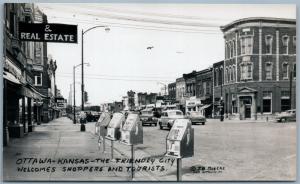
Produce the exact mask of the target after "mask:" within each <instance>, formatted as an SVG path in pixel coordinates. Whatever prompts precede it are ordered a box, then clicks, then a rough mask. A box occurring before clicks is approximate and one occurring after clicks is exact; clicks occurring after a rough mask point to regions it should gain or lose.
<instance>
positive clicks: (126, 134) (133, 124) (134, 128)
mask: <svg viewBox="0 0 300 184" xmlns="http://www.w3.org/2000/svg"><path fill="white" fill-rule="evenodd" d="M120 142H121V143H124V144H127V145H136V144H143V126H142V122H141V120H140V116H139V115H138V114H135V113H132V114H129V115H128V117H127V119H126V121H125V123H124V125H123V127H122V128H121V140H120Z"/></svg>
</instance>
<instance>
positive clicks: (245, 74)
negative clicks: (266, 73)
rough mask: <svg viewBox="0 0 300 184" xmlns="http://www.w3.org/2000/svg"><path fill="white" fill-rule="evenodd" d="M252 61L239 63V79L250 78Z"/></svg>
mask: <svg viewBox="0 0 300 184" xmlns="http://www.w3.org/2000/svg"><path fill="white" fill-rule="evenodd" d="M252 67H253V66H252V63H247V64H242V65H241V80H249V79H252V70H253V68H252Z"/></svg>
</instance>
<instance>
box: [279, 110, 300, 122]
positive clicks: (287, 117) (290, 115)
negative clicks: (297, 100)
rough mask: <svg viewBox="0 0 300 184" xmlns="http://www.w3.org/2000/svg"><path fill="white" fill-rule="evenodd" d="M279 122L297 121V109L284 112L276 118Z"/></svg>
mask: <svg viewBox="0 0 300 184" xmlns="http://www.w3.org/2000/svg"><path fill="white" fill-rule="evenodd" d="M275 119H276V121H277V122H287V121H296V109H292V110H287V111H284V112H282V113H280V114H278V115H277V116H276V118H275Z"/></svg>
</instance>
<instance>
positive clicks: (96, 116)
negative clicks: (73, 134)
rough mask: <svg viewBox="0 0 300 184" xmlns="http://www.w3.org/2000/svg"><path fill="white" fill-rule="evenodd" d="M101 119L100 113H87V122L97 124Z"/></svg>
mask: <svg viewBox="0 0 300 184" xmlns="http://www.w3.org/2000/svg"><path fill="white" fill-rule="evenodd" d="M99 117H100V113H99V112H96V111H87V112H86V120H87V122H96V121H98V119H99Z"/></svg>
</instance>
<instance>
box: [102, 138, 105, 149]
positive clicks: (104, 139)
mask: <svg viewBox="0 0 300 184" xmlns="http://www.w3.org/2000/svg"><path fill="white" fill-rule="evenodd" d="M102 138H103V143H102V144H103V153H104V152H105V137H102Z"/></svg>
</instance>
